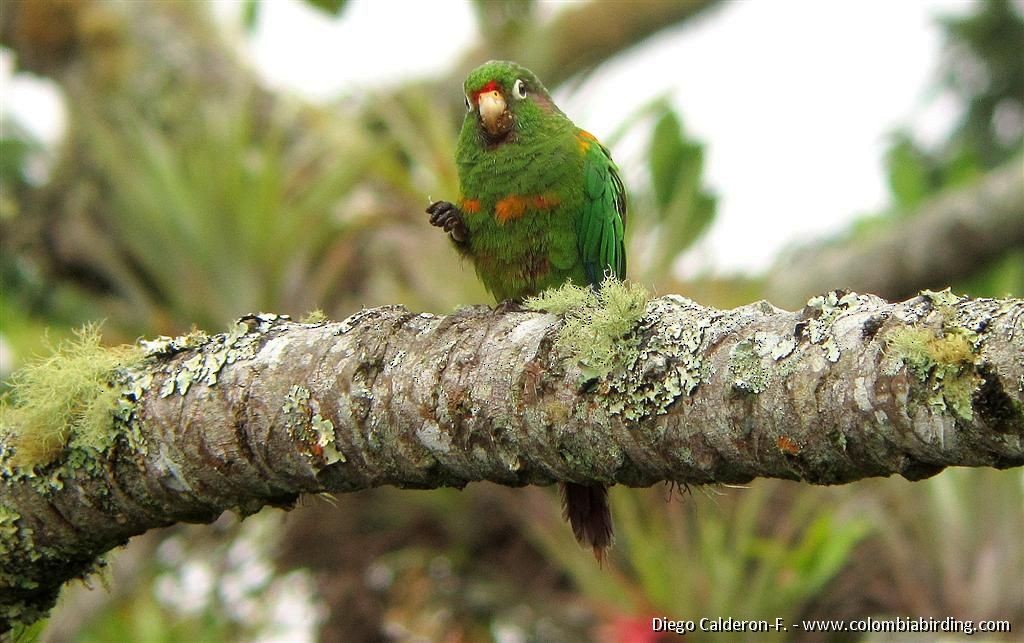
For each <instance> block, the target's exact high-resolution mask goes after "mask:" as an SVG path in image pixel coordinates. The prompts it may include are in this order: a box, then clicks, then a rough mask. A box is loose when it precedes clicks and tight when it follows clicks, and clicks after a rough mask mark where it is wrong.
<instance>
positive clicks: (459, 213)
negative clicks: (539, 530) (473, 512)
mask: <svg viewBox="0 0 1024 643" xmlns="http://www.w3.org/2000/svg"><path fill="white" fill-rule="evenodd" d="M465 90H466V107H467V109H468V111H467V113H466V119H465V121H464V122H463V124H462V133H461V134H460V135H459V144H458V150H457V154H456V161H457V163H458V168H459V184H460V188H461V192H462V195H461V198H460V200H459V202H458V203H457V204H452V203H449V202H447V201H438V202H436V203H433V204H431V205H430V207H429V208H427V212H429V213H430V222H431V224H433V225H435V226H438V227H441V228H443V229H444V230H446V231H447V232H448V233H449V234H450V235H451V237H452V240H453V241H454V242H455V247H456V248H458V250H459V252H461V253H462V254H463V255H465V256H467V257H469V258H470V259H471V260H472V261H473V265H474V267H475V268H476V272H477V274H478V275H479V276H480V279H481V280H482V281H483V282H484V285H485V286H487V289H488V290H489V291H490V292H491V293H492V294H493V295H494V296H495V297H496V298H497V299H498V301H504V300H508V299H511V300H519V299H522V298H524V297H528V296H531V295H536V294H538V293H540V292H541V291H543V290H545V289H547V288H551V287H554V286H560V285H562V284H563V283H565V282H566V281H569V280H572V282H573V283H576V284H580V285H582V284H590V285H592V286H595V287H596V286H599V285H600V284H601V282H602V281H603V280H604V277H605V275H611V276H613V277H616V278H618V279H623V278H625V276H626V249H625V244H624V240H623V236H624V226H625V218H626V195H625V190H624V189H623V187H622V181H621V180H620V179H619V174H618V169H617V168H616V167H615V163H613V162H612V159H611V156H609V155H608V150H607V149H605V147H604V146H602V145H601V144H600V143H599V142H598V141H597V139H595V138H594V137H593V136H591V135H590V134H588V133H587V132H585V131H583V130H581V129H580V128H578V127H576V126H575V125H573V123H572V121H570V120H569V119H568V118H567V117H566V116H565V114H563V113H562V111H561V110H559V109H558V107H556V106H555V104H554V102H553V101H552V100H551V96H550V95H549V94H548V92H547V90H546V89H545V88H544V86H543V85H542V84H541V83H540V81H539V80H537V77H536V76H534V75H533V72H531V71H530V70H528V69H524V68H523V67H520V66H519V65H517V64H515V63H511V62H504V61H492V62H489V63H486V64H484V65H482V66H480V67H478V68H477V69H475V70H473V72H472V73H470V74H469V77H468V78H467V79H466V84H465ZM562 499H563V503H564V507H565V516H566V518H567V519H568V520H569V523H570V524H571V525H572V529H573V533H575V535H576V538H577V539H578V540H579V541H580V542H581V543H584V544H586V545H589V546H591V547H593V550H594V555H595V556H597V559H598V560H599V561H600V560H603V557H604V552H605V550H606V549H607V547H608V546H609V545H610V544H611V542H612V522H611V514H610V512H609V510H608V498H607V489H606V488H605V487H604V485H600V484H578V483H572V482H566V483H564V484H563V485H562Z"/></svg>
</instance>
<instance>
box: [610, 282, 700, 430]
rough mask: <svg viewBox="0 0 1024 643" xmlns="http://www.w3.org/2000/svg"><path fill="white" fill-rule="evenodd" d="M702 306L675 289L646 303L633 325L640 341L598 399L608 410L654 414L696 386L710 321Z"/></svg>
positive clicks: (625, 414) (632, 417)
mask: <svg viewBox="0 0 1024 643" xmlns="http://www.w3.org/2000/svg"><path fill="white" fill-rule="evenodd" d="M702 311H704V312H703V313H702ZM706 311H707V309H702V308H701V307H700V306H698V305H697V304H695V303H694V302H692V301H690V300H689V299H686V298H685V297H681V296H679V295H668V296H666V297H661V298H659V299H656V300H654V301H652V302H650V303H649V304H648V305H647V308H646V314H645V315H644V317H643V318H642V319H641V321H640V322H639V323H638V324H637V327H636V330H635V331H634V335H635V336H636V337H637V338H643V341H641V342H640V343H639V344H638V346H637V347H636V349H635V351H633V352H632V354H631V355H630V359H629V361H628V362H627V363H626V364H625V368H623V369H621V370H619V371H616V372H615V373H613V374H612V376H611V377H610V378H609V381H608V393H607V396H606V397H605V402H604V403H605V406H606V408H607V409H608V412H609V413H610V414H612V415H621V416H623V417H624V418H626V419H627V420H631V421H637V420H640V419H642V418H645V417H650V416H654V415H660V414H662V413H665V412H666V411H667V410H668V407H669V406H671V405H672V403H673V402H675V401H676V400H677V399H679V397H680V396H683V395H691V394H692V393H693V392H694V391H695V390H696V389H697V387H698V385H699V384H700V382H701V378H702V376H703V372H704V369H705V365H704V362H703V360H702V357H701V347H702V345H703V344H704V339H705V333H706V331H707V329H708V328H710V327H711V325H712V321H713V319H712V317H711V316H710V315H708V314H707V313H706Z"/></svg>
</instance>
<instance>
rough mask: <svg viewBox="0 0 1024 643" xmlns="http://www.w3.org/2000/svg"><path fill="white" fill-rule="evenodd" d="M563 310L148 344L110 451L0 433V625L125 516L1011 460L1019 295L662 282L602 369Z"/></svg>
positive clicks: (253, 319) (130, 379)
mask: <svg viewBox="0 0 1024 643" xmlns="http://www.w3.org/2000/svg"><path fill="white" fill-rule="evenodd" d="M563 327H564V326H563V321H562V318H561V317H559V316H556V315H552V314H547V313H537V312H503V311H492V310H490V309H487V308H485V307H470V308H464V309H461V310H459V311H457V312H455V313H454V314H452V315H449V316H435V315H431V314H426V313H424V314H413V313H410V312H408V311H407V310H406V309H404V308H402V307H398V306H391V307H384V308H375V309H366V310H363V311H361V312H359V313H357V314H355V315H353V316H352V317H350V318H348V319H346V320H345V321H342V322H321V323H297V322H293V321H290V320H288V319H287V318H283V317H279V316H276V315H267V314H261V315H257V316H250V317H246V318H243V319H242V320H239V322H238V324H237V325H236V327H235V328H234V329H233V330H232V331H231V332H229V333H224V334H220V335H215V336H212V337H210V336H206V335H203V334H200V333H194V334H192V335H189V336H186V337H181V338H176V339H173V340H172V339H168V338H161V339H160V340H157V341H153V342H143V346H144V348H145V350H146V353H147V356H146V357H145V358H144V359H142V360H141V361H140V362H139V363H136V364H131V365H126V366H125V367H124V368H123V369H120V370H119V372H118V373H117V375H116V377H114V379H113V381H112V385H114V386H118V387H120V388H121V391H122V396H121V399H120V400H119V402H118V407H117V412H116V414H115V415H114V416H113V417H114V419H113V422H112V426H111V427H110V431H111V432H112V435H113V439H112V441H111V442H112V446H110V447H109V448H107V449H104V450H102V452H98V451H95V450H88V449H81V448H75V447H73V446H72V447H69V448H68V449H66V450H65V453H64V454H63V456H62V457H61V459H59V460H58V461H57V462H54V463H52V464H49V465H46V466H44V467H37V468H36V469H35V470H33V471H32V472H25V471H23V470H17V469H13V468H12V467H11V456H12V448H11V447H12V445H11V443H7V444H4V443H3V442H0V465H3V466H2V467H0V551H2V552H3V556H2V557H0V561H2V562H0V618H2V620H3V624H4V625H6V626H9V625H10V624H11V623H14V622H29V621H32V620H34V619H36V618H38V617H40V616H41V615H43V614H45V613H46V611H47V610H48V609H49V608H50V607H51V606H52V604H53V602H54V600H55V598H56V595H57V592H58V590H59V588H60V586H61V584H62V583H63V582H64V581H66V580H68V579H71V578H75V577H79V576H82V575H85V574H88V573H89V572H90V571H92V570H93V569H94V568H95V567H96V565H97V557H99V556H100V555H101V554H102V553H103V552H105V551H107V550H109V549H111V548H113V547H116V546H118V545H120V544H122V543H124V542H126V541H127V540H128V538H130V537H131V536H133V535H136V534H140V533H143V532H145V531H146V530H148V529H151V528H154V527H160V526H165V525H168V524H171V523H173V522H176V521H187V522H207V521H212V520H213V519H215V518H216V517H217V516H218V515H219V514H220V513H221V512H222V511H224V510H226V509H233V510H235V511H238V512H240V513H243V514H248V513H251V512H255V511H257V510H258V509H259V508H261V507H262V506H264V505H266V504H271V505H275V506H284V507H288V506H290V505H291V504H292V503H293V502H294V501H295V499H296V498H297V497H298V495H299V494H302V493H317V492H324V491H328V492H344V491H354V490H358V489H366V488H370V487H375V486H379V485H395V486H399V487H411V488H434V487H442V486H455V487H461V486H463V485H465V484H466V483H468V482H473V481H478V480H489V481H492V482H496V483H499V484H504V485H512V486H519V485H527V484H538V485H547V484H551V483H553V482H555V481H558V480H571V481H575V482H581V483H598V482H600V483H605V484H611V483H619V484H625V485H629V486H648V485H652V484H654V483H657V482H659V481H664V480H671V481H677V482H680V483H685V484H704V483H745V482H748V481H750V480H751V479H753V478H755V477H774V478H786V479H792V480H802V481H806V482H809V483H814V484H840V483H845V482H850V481H853V480H857V479H860V478H865V477H869V476H888V475H892V474H900V475H902V476H904V477H906V478H908V479H912V480H916V479H920V478H923V477H927V476H930V475H933V474H935V473H937V472H938V471H940V470H941V469H942V468H944V467H948V466H991V467H998V468H1006V467H1015V466H1021V465H1022V464H1024V300H1019V299H1005V300H993V299H970V298H965V297H956V296H954V295H951V294H949V293H948V292H942V293H930V292H925V293H923V294H922V295H921V296H918V297H916V298H914V299H911V300H909V301H906V302H903V303H896V304H893V303H888V302H885V301H883V300H881V299H878V298H876V297H874V296H870V295H856V294H852V293H843V292H831V293H827V294H826V295H823V296H820V297H816V298H814V299H812V300H811V301H809V302H808V304H807V306H805V307H804V308H803V310H801V311H798V312H787V311H783V310H780V309H778V308H775V307H773V306H771V305H770V304H768V303H767V302H758V303H754V304H750V305H748V306H743V307H741V308H737V309H734V310H728V311H723V310H717V309H713V308H706V307H702V306H699V305H697V304H695V303H694V302H692V301H690V300H687V299H684V298H682V297H679V296H676V295H669V296H666V297H662V298H659V299H656V300H653V301H650V302H648V304H647V306H646V309H645V310H644V311H643V316H642V317H641V318H640V319H639V320H638V321H637V322H636V324H634V325H633V327H632V329H631V330H630V331H629V332H628V333H626V334H625V335H624V336H621V337H615V338H611V339H612V340H613V342H614V348H615V356H616V360H617V361H616V362H615V363H614V365H613V368H611V369H610V371H609V372H607V374H606V375H603V376H594V375H593V374H591V375H589V376H588V375H584V373H585V372H589V371H588V370H587V369H586V368H581V365H580V363H579V362H578V361H577V360H576V359H575V358H573V357H572V352H571V347H568V348H567V347H566V346H565V345H564V344H563V343H562V342H559V341H558V340H559V337H560V335H559V333H560V330H561V329H562V328H563ZM71 444H72V445H73V444H74V442H72V443H71ZM15 455H16V454H15Z"/></svg>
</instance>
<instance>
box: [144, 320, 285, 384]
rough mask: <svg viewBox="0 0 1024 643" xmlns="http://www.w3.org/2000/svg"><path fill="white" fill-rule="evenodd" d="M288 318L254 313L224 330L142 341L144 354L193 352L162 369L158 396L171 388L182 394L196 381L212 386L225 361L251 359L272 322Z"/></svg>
mask: <svg viewBox="0 0 1024 643" xmlns="http://www.w3.org/2000/svg"><path fill="white" fill-rule="evenodd" d="M288 319H289V317H288V316H287V315H275V314H273V313H258V314H254V315H246V316H245V317H242V318H240V319H238V320H237V321H236V322H235V323H234V324H233V325H232V326H231V329H230V330H229V331H228V332H226V333H218V334H217V335H213V336H208V335H206V334H205V333H202V332H200V331H193V332H192V333H189V334H188V335H184V336H182V337H175V338H173V339H170V338H166V337H162V338H160V339H159V340H156V341H153V342H146V343H145V345H144V349H145V350H146V355H147V356H169V355H174V354H176V353H179V352H182V351H184V350H193V351H195V354H194V355H193V356H191V357H190V358H188V359H187V360H183V361H181V362H177V363H175V365H174V367H173V368H171V369H169V370H167V371H165V374H166V376H165V377H164V381H163V385H162V386H161V387H160V397H170V396H171V395H173V394H174V393H175V392H176V393H177V394H178V395H185V394H187V393H188V392H189V389H191V388H192V386H193V385H196V384H201V385H204V386H215V385H216V384H217V379H218V377H219V376H220V372H221V370H222V369H223V368H224V366H225V365H226V364H234V363H235V362H237V361H240V360H245V359H252V358H253V357H254V356H255V355H256V351H257V350H259V348H260V345H261V342H262V341H263V340H264V339H265V337H266V335H267V333H268V332H269V331H270V329H271V328H273V327H274V324H275V323H277V322H279V321H287V320H288Z"/></svg>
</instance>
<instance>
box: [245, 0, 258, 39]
mask: <svg viewBox="0 0 1024 643" xmlns="http://www.w3.org/2000/svg"><path fill="white" fill-rule="evenodd" d="M261 7H262V5H261V4H260V0H243V2H242V26H243V27H245V30H246V31H249V32H251V31H253V30H254V29H256V23H258V22H259V20H260V8H261Z"/></svg>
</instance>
